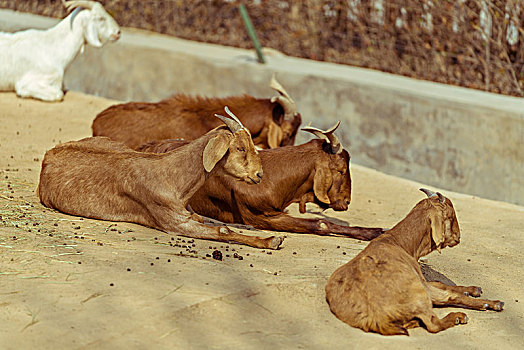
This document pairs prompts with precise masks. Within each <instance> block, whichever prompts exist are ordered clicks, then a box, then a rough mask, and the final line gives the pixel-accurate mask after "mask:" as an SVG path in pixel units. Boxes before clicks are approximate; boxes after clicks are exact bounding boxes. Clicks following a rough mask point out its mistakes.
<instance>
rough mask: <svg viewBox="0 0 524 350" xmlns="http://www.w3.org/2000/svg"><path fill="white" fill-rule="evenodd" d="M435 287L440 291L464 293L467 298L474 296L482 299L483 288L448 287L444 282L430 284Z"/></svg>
mask: <svg viewBox="0 0 524 350" xmlns="http://www.w3.org/2000/svg"><path fill="white" fill-rule="evenodd" d="M428 283H429V284H430V285H432V286H433V287H436V288H438V289H442V290H446V291H451V292H455V293H462V294H464V295H466V296H468V295H469V296H472V297H480V295H481V294H482V288H480V287H475V286H470V287H463V286H448V285H447V284H444V283H442V282H436V281H434V282H428Z"/></svg>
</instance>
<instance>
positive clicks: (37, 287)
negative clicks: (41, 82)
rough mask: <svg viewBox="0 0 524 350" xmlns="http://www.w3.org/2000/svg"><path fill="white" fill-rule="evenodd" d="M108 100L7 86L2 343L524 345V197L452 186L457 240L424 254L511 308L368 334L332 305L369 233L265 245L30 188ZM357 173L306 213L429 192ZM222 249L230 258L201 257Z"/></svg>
mask: <svg viewBox="0 0 524 350" xmlns="http://www.w3.org/2000/svg"><path fill="white" fill-rule="evenodd" d="M112 103H113V101H110V100H106V99H102V98H98V97H93V96H87V95H82V94H79V93H74V92H69V93H68V94H67V95H66V98H65V101H64V102H62V103H58V104H49V103H43V102H38V101H34V100H22V99H18V98H17V97H16V96H15V95H14V94H12V93H0V121H1V122H2V125H3V126H2V128H0V216H1V220H0V222H1V225H0V319H1V320H2V327H0V348H1V349H21V348H39V349H48V348H53V349H54V348H67V349H94V348H96V349H129V348H139V349H145V348H156V349H163V348H166V349H173V348H178V349H266V348H276V349H347V348H354V347H358V348H367V349H374V348H376V349H382V348H391V349H401V348H402V349H404V348H413V349H442V348H444V349H446V348H460V349H475V348H479V349H480V348H483V349H486V348H495V347H496V348H498V349H512V348H522V346H523V345H522V344H523V341H524V336H523V334H524V321H523V317H524V306H523V305H524V296H523V295H522V293H523V290H524V286H523V281H524V277H523V276H524V275H523V264H524V260H523V251H522V250H523V248H524V244H523V238H522V228H523V227H524V207H520V206H515V205H510V204H506V203H501V202H494V201H489V200H485V199H481V198H476V197H472V196H468V195H462V194H457V193H450V192H447V191H443V193H444V194H445V195H446V196H448V197H449V198H451V199H452V201H453V203H454V205H455V208H456V211H457V216H458V219H459V222H460V227H461V232H462V242H461V244H459V245H458V246H457V247H454V248H447V249H444V250H443V252H442V254H441V255H439V254H438V253H436V252H434V253H432V254H430V255H429V256H428V257H426V258H425V259H424V263H425V264H427V267H428V269H429V271H430V272H432V273H433V275H435V276H439V275H440V274H442V275H440V277H441V278H443V279H445V278H448V279H450V280H451V281H453V282H455V283H456V284H460V285H478V286H481V287H482V288H483V290H484V297H486V298H489V299H500V300H503V301H505V302H506V305H505V310H504V311H503V312H500V313H496V312H493V311H487V312H482V311H473V310H466V311H465V312H466V313H467V314H468V317H469V319H470V321H469V323H468V324H467V325H461V326H458V327H454V328H452V329H449V330H446V331H444V332H441V333H439V334H429V333H428V332H426V331H425V330H424V329H421V328H418V329H414V330H410V336H409V337H405V336H395V337H383V336H380V335H377V334H367V333H364V332H362V331H360V330H358V329H354V328H351V327H349V326H347V325H346V324H344V323H342V322H340V321H339V320H338V319H336V318H335V317H334V316H333V315H332V314H331V313H330V311H329V308H328V306H327V304H326V302H325V299H324V286H325V283H326V280H327V278H328V277H329V275H330V274H331V273H332V272H333V271H334V270H335V269H336V268H337V267H338V266H340V265H342V264H344V263H345V262H347V261H348V260H349V259H351V258H352V257H353V256H355V255H356V254H357V253H358V252H359V251H361V250H362V249H363V248H364V247H365V245H366V243H365V242H359V241H356V240H352V239H345V238H340V237H318V236H313V235H300V234H288V235H287V239H286V240H285V242H284V244H283V248H282V249H281V250H278V251H272V252H269V251H263V250H257V249H254V248H249V247H245V246H240V245H232V244H227V245H226V244H222V243H217V242H212V241H204V240H195V241H194V242H192V241H189V240H188V239H187V238H177V237H172V236H169V235H167V234H165V233H162V232H159V231H156V230H152V229H148V228H145V227H141V226H138V225H134V224H128V223H118V224H116V223H111V222H105V221H96V220H89V219H82V218H79V217H72V216H68V215H64V214H61V213H58V212H55V211H53V210H49V209H47V208H44V207H43V206H42V205H41V204H40V203H39V201H38V198H37V197H36V193H35V189H36V186H37V183H38V175H39V171H40V164H41V160H42V158H43V155H44V153H45V151H46V150H48V149H50V148H51V147H53V146H54V145H55V144H57V143H59V142H65V141H69V140H76V139H79V138H82V137H85V136H89V135H90V132H91V129H90V125H91V121H92V119H93V117H94V116H95V115H96V114H97V113H98V112H99V111H101V110H102V109H104V108H106V107H107V106H109V105H111V104H112ZM306 122H307V121H306ZM72 166H74V164H72ZM352 176H353V201H352V203H351V206H350V211H349V212H345V213H335V212H333V211H332V210H328V211H326V212H324V213H320V212H319V211H318V210H317V209H315V208H314V207H313V206H311V207H309V208H308V209H309V210H308V214H307V215H308V216H319V215H325V216H328V217H330V218H332V220H335V221H337V220H342V221H345V222H350V223H351V224H353V225H362V226H364V225H368V226H384V227H389V226H391V225H393V224H395V223H396V222H398V221H399V220H401V219H402V218H403V217H404V216H405V215H406V214H407V212H408V211H409V210H410V209H411V208H412V207H413V206H414V205H415V203H416V202H417V201H419V200H420V199H422V198H424V194H422V193H421V192H419V191H418V188H419V187H420V184H418V183H414V182H411V181H407V180H403V179H399V178H395V177H392V176H388V175H384V174H381V173H378V172H376V171H374V170H370V169H367V168H363V167H359V166H356V165H353V166H352ZM291 212H292V213H294V214H296V215H299V214H298V211H297V208H296V207H293V208H291ZM170 242H171V243H172V244H173V245H177V246H176V247H174V246H171V245H170V244H169V243H170ZM188 245H190V248H186V246H188ZM210 247H211V249H210ZM215 247H216V249H218V250H220V251H222V254H223V255H224V260H223V261H217V260H214V259H212V258H210V257H206V255H207V254H211V252H212V251H213V250H214V249H215ZM188 250H191V251H193V252H192V253H190V252H188ZM235 253H237V254H239V255H241V256H242V258H243V259H242V260H239V259H236V258H234V257H233V254H235ZM227 255H229V256H227ZM457 310H458V309H454V308H441V309H436V312H437V314H438V315H439V316H444V315H445V314H447V313H448V312H450V311H457Z"/></svg>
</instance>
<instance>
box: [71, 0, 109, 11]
mask: <svg viewBox="0 0 524 350" xmlns="http://www.w3.org/2000/svg"><path fill="white" fill-rule="evenodd" d="M62 4H63V5H64V6H65V7H66V9H67V11H72V10H74V9H75V8H77V7H83V8H85V9H88V10H91V9H93V7H95V6H102V5H100V3H98V2H96V1H88V0H72V1H64V0H62Z"/></svg>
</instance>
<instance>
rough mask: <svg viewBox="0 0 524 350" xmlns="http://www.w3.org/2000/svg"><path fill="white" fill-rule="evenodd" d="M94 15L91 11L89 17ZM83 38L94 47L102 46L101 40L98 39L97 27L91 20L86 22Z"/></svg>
mask: <svg viewBox="0 0 524 350" xmlns="http://www.w3.org/2000/svg"><path fill="white" fill-rule="evenodd" d="M93 16H95V15H94V14H93V13H92V14H91V17H93ZM84 35H85V38H86V41H87V43H88V44H89V45H91V46H94V47H102V42H101V41H100V39H98V27H97V25H96V24H95V22H94V21H93V20H90V21H88V22H87V27H86V29H85V34H84Z"/></svg>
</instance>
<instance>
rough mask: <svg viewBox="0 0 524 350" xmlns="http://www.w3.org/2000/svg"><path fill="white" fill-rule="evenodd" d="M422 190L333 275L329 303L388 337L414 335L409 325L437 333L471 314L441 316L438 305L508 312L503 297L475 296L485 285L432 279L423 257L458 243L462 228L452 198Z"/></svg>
mask: <svg viewBox="0 0 524 350" xmlns="http://www.w3.org/2000/svg"><path fill="white" fill-rule="evenodd" d="M421 190H422V191H423V192H425V193H426V194H427V195H428V197H429V198H426V199H424V200H422V201H420V202H419V203H418V204H417V205H416V206H415V207H414V208H413V209H412V210H411V212H410V213H409V214H408V215H407V216H406V218H404V220H402V221H401V222H399V223H398V224H397V225H396V226H395V227H393V228H392V229H391V230H389V231H387V232H386V233H384V234H383V235H382V236H380V237H378V238H376V239H374V240H373V241H372V242H370V243H369V245H368V246H367V247H366V248H365V249H364V250H363V251H362V252H361V253H360V254H358V255H357V256H356V257H355V258H353V259H352V260H351V261H349V262H348V263H347V264H346V265H343V266H341V267H340V268H338V269H337V270H336V271H335V272H334V273H333V274H332V275H331V277H330V278H329V280H328V283H327V285H326V299H327V302H328V303H329V306H330V308H331V311H332V312H333V313H334V314H335V315H336V316H337V317H338V318H339V319H340V320H342V321H344V322H345V323H347V324H349V325H350V326H353V327H357V328H361V329H363V330H364V331H366V332H369V331H371V332H377V333H381V334H384V335H395V334H398V335H401V334H404V335H409V334H408V331H407V328H413V327H417V326H425V327H426V329H427V330H428V331H429V332H431V333H436V332H440V331H442V330H445V329H447V328H450V327H453V326H455V325H458V324H461V323H467V321H468V318H467V316H466V314H464V313H463V312H451V313H449V314H448V315H447V316H445V317H444V318H442V319H439V318H438V316H437V315H436V314H435V313H434V312H433V307H432V305H433V304H434V305H459V306H465V307H468V308H472V309H475V310H486V309H492V310H496V311H501V310H502V307H503V306H504V303H503V302H501V301H498V300H495V301H494V300H485V299H475V298H472V297H470V296H473V297H478V296H480V294H481V293H482V289H481V288H480V287H461V286H448V285H445V284H443V283H440V282H426V280H425V279H424V277H423V275H422V271H421V269H420V265H419V264H418V262H417V261H418V259H419V258H420V257H422V256H424V255H427V254H429V253H430V252H431V251H433V250H435V249H436V250H438V251H439V252H440V250H441V249H442V248H444V247H453V246H455V245H457V244H458V243H459V242H460V230H459V225H458V221H457V217H456V216H455V210H454V208H453V204H452V203H451V201H450V200H449V199H448V198H446V197H444V196H442V195H441V194H440V193H438V192H437V193H433V192H432V191H429V190H426V189H421Z"/></svg>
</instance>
